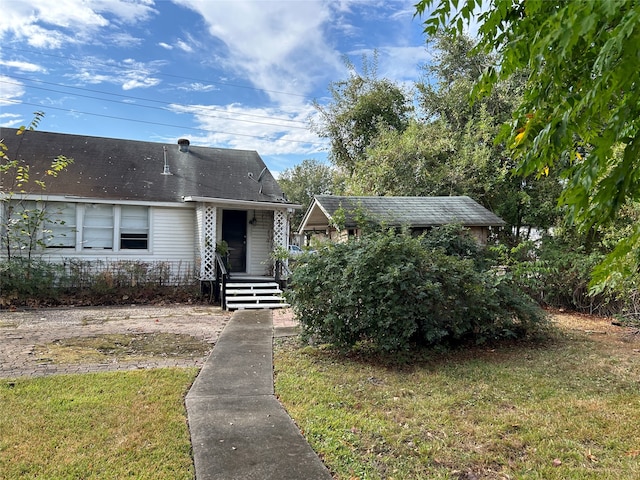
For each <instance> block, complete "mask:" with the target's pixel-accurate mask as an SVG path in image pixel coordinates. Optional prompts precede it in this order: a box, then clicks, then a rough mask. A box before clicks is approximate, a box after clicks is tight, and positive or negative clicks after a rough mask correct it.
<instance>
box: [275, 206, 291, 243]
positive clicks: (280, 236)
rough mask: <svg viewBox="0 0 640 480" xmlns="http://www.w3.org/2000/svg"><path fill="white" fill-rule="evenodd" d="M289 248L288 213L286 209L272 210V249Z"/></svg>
mask: <svg viewBox="0 0 640 480" xmlns="http://www.w3.org/2000/svg"><path fill="white" fill-rule="evenodd" d="M276 247H282V248H284V249H285V250H286V249H288V248H289V215H288V213H287V211H286V210H275V211H274V212H273V249H274V250H275V248H276Z"/></svg>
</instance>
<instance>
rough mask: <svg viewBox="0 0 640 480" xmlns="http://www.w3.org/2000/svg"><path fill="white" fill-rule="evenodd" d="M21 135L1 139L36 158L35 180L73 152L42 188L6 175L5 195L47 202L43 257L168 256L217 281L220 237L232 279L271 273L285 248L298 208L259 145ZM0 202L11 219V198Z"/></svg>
mask: <svg viewBox="0 0 640 480" xmlns="http://www.w3.org/2000/svg"><path fill="white" fill-rule="evenodd" d="M16 133H17V131H16V130H14V129H7V128H2V129H0V139H4V140H3V143H4V144H5V145H6V146H7V155H8V156H9V157H10V158H12V159H17V160H19V161H20V163H21V164H22V165H28V166H29V168H30V177H31V179H32V180H33V179H36V178H39V177H40V176H41V175H42V173H43V171H44V170H45V169H47V168H48V167H49V165H50V164H51V161H52V160H53V159H54V158H55V157H56V156H58V155H64V156H66V157H69V158H72V159H73V160H74V161H73V163H72V164H71V165H70V166H69V167H68V169H67V170H66V171H64V172H62V173H61V174H60V175H59V176H58V177H57V178H47V180H46V190H44V191H43V190H41V189H39V188H34V186H33V183H32V182H30V183H29V185H30V186H29V187H28V189H27V191H25V192H24V193H21V194H19V195H17V194H16V190H15V189H14V188H13V187H12V183H11V182H12V178H11V175H10V174H9V173H3V174H1V175H2V176H3V177H0V196H2V197H3V198H4V199H5V200H6V199H7V198H8V197H9V196H12V197H13V198H14V200H18V199H20V200H22V201H32V202H34V204H35V202H39V203H37V205H41V206H42V207H43V208H45V209H46V212H47V219H48V220H49V222H48V223H47V225H46V230H47V231H48V234H47V236H46V238H45V239H44V241H45V243H46V248H45V249H43V250H41V251H40V252H39V254H41V255H42V256H43V258H45V259H48V260H50V261H53V262H56V261H58V262H59V261H63V260H64V259H69V258H75V259H81V260H89V261H92V260H100V261H119V260H137V261H143V262H166V263H167V264H169V265H172V268H174V269H176V270H177V269H182V270H183V269H184V268H185V266H189V265H190V266H191V268H193V269H195V271H196V272H197V276H198V278H199V279H200V281H201V282H203V284H207V283H209V284H210V283H211V282H215V281H220V280H221V279H220V272H221V271H220V265H218V263H219V262H218V261H217V260H219V258H217V257H216V245H217V244H219V243H221V242H222V241H225V242H226V243H227V244H228V247H229V255H228V259H229V264H230V267H231V278H232V280H233V281H234V282H235V281H237V280H248V279H258V278H270V279H271V280H273V279H274V268H273V260H272V252H273V250H274V248H276V247H278V246H281V247H283V248H285V249H286V248H287V247H288V240H289V218H290V216H291V214H292V213H293V211H294V209H295V208H300V206H299V205H294V204H292V203H291V202H288V201H287V199H286V198H285V196H284V194H283V192H282V190H281V189H280V187H279V185H278V183H277V182H276V180H275V179H274V177H273V176H272V174H271V172H269V170H268V168H267V167H266V165H265V163H264V162H263V160H262V159H261V158H260V156H259V155H258V153H257V152H255V151H246V150H230V149H220V148H208V147H198V146H193V145H190V142H189V141H188V140H187V139H180V140H178V142H177V143H176V144H163V143H153V142H142V141H131V140H121V139H114V138H100V137H88V136H81V135H68V134H59V133H50V132H42V131H27V132H25V133H24V135H19V136H18V135H16ZM13 178H15V176H14V177H13ZM2 204H3V205H4V207H5V208H4V211H0V215H3V216H4V217H3V218H4V220H6V219H7V216H8V215H9V214H10V204H9V202H6V201H5V202H2ZM5 224H6V221H2V222H0V225H5ZM2 250H3V253H0V255H6V251H4V250H5V249H2ZM0 258H1V257H0ZM216 272H218V273H216ZM245 303H247V302H245ZM251 303H253V302H251ZM238 308H242V306H240V307H238Z"/></svg>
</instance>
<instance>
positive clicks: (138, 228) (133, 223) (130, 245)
mask: <svg viewBox="0 0 640 480" xmlns="http://www.w3.org/2000/svg"><path fill="white" fill-rule="evenodd" d="M120 248H121V249H122V250H127V249H137V250H146V249H147V248H149V207H138V206H132V205H123V206H122V207H121V209H120Z"/></svg>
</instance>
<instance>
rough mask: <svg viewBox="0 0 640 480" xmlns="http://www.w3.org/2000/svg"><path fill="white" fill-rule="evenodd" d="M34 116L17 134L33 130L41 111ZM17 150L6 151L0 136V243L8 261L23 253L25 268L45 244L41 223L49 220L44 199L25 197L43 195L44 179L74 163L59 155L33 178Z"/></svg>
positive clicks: (42, 224) (42, 115) (44, 188)
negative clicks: (37, 250) (33, 255)
mask: <svg viewBox="0 0 640 480" xmlns="http://www.w3.org/2000/svg"><path fill="white" fill-rule="evenodd" d="M34 115H35V117H34V119H33V120H32V121H31V123H30V124H29V125H28V126H21V127H20V128H19V129H18V130H17V132H16V134H17V135H20V136H23V135H25V134H27V132H28V131H30V130H35V129H36V127H37V126H38V124H39V123H40V121H41V120H42V118H43V117H44V113H43V112H35V113H34ZM19 150H20V147H19V146H18V147H17V150H16V151H15V152H9V151H8V147H7V146H6V145H5V144H4V139H0V233H1V237H0V243H2V244H3V247H4V250H5V254H6V259H7V260H8V261H11V259H12V258H14V257H16V256H25V257H26V259H27V270H28V267H29V265H30V261H31V256H32V254H33V253H34V251H35V250H36V249H37V248H38V247H42V246H45V245H46V238H45V237H46V233H47V232H46V231H43V226H44V225H45V224H46V223H47V222H48V221H51V220H50V219H49V216H48V214H47V212H46V207H45V202H44V201H42V200H38V201H36V200H32V199H29V198H27V197H28V195H43V194H44V193H45V192H46V188H47V185H46V180H47V178H53V177H57V176H58V174H60V173H61V172H63V171H64V170H65V169H66V168H67V167H68V166H69V165H70V164H71V163H73V159H71V158H67V157H65V156H64V155H59V156H57V157H56V158H54V159H53V160H52V161H51V164H50V166H49V168H48V169H47V170H45V171H44V172H42V173H41V174H40V176H39V177H38V178H32V174H31V168H30V165H29V164H27V163H25V162H24V161H22V160H20V159H19Z"/></svg>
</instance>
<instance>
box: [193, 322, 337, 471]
mask: <svg viewBox="0 0 640 480" xmlns="http://www.w3.org/2000/svg"><path fill="white" fill-rule="evenodd" d="M273 333H274V332H273V317H272V312H271V311H269V310H258V311H249V310H239V311H237V312H236V313H235V314H234V315H233V318H232V319H231V321H230V322H229V324H228V325H227V326H226V327H225V329H224V330H223V331H222V334H221V335H220V337H219V339H218V342H217V343H216V345H215V347H214V349H213V351H212V353H211V355H210V356H209V358H208V359H207V361H206V362H205V364H204V366H203V368H202V370H201V371H200V374H199V375H198V378H197V379H196V381H195V382H194V384H193V386H192V387H191V390H190V391H189V393H188V394H187V397H186V406H187V415H188V418H189V428H190V430H191V443H192V446H193V455H194V461H195V470H196V479H197V480H236V479H237V480H268V479H274V480H276V479H277V480H316V479H317V480H330V479H331V478H332V477H331V474H330V473H329V471H328V470H327V468H326V467H325V466H324V464H323V463H322V462H321V461H320V459H319V458H318V456H317V455H316V454H315V452H314V451H313V450H312V449H311V447H310V446H309V444H308V443H307V442H306V440H305V439H304V437H303V436H302V434H301V433H300V431H299V430H298V428H297V427H296V425H295V424H294V423H293V421H292V420H291V418H290V417H289V416H288V415H287V413H286V412H285V410H284V409H283V408H282V406H281V405H280V403H279V402H278V400H277V399H276V397H275V395H274V388H273V354H272V352H273V348H272V347H273V345H272V342H273Z"/></svg>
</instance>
